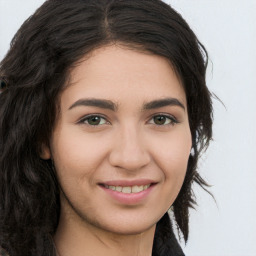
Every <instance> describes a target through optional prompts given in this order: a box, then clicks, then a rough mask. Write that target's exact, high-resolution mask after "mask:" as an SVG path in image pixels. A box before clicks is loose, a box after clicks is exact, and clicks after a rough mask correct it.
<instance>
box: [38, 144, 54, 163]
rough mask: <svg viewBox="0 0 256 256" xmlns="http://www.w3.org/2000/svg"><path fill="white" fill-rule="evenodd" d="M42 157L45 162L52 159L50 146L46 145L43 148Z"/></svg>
mask: <svg viewBox="0 0 256 256" xmlns="http://www.w3.org/2000/svg"><path fill="white" fill-rule="evenodd" d="M40 157H41V158H42V159H43V160H49V159H50V158H51V151H50V148H49V147H48V146H46V145H45V144H44V143H43V144H42V146H41V152H40Z"/></svg>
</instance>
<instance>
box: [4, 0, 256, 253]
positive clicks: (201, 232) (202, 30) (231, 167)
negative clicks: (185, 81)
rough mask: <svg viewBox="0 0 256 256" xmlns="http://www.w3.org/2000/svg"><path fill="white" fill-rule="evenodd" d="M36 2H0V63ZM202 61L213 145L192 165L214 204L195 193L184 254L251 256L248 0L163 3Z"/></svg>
mask: <svg viewBox="0 0 256 256" xmlns="http://www.w3.org/2000/svg"><path fill="white" fill-rule="evenodd" d="M43 2H44V1H43V0H22V1H21V0H0V11H1V15H0V59H2V58H3V57H4V55H5V54H6V52H7V50H8V47H9V43H10V40H11V38H12V37H13V35H14V33H15V32H16V30H17V29H18V28H19V27H20V25H21V24H22V22H23V21H24V20H25V19H26V18H27V17H28V16H29V15H31V14H32V13H33V11H34V10H35V9H36V8H37V7H38V6H40V5H41V4H42V3H43ZM166 2H168V3H170V4H171V5H172V6H173V7H174V8H175V9H176V10H177V11H178V12H180V13H181V14H182V15H183V17H184V18H185V19H186V20H187V22H188V23H189V24H190V26H191V27H192V29H193V30H194V32H195V33H196V34H197V36H198V37H199V39H200V41H201V42H202V43H203V44H204V45H205V46H206V48H207V50H208V52H209V57H210V63H209V69H208V78H207V80H208V86H209V88H210V90H211V91H212V92H214V93H215V94H217V96H218V97H219V98H220V99H221V100H222V101H223V103H224V104H225V107H226V108H225V107H224V106H223V105H222V104H221V103H220V102H218V101H216V100H214V109H215V122H214V141H213V142H212V144H211V146H210V148H209V150H208V152H207V154H206V155H205V156H204V157H203V159H202V160H201V162H200V172H201V174H202V176H203V177H204V178H205V179H206V180H207V181H208V182H209V183H210V184H212V185H213V186H212V188H211V192H212V193H213V194H214V195H215V198H216V201H217V203H215V202H214V200H213V199H212V198H211V197H210V196H209V195H208V194H207V193H205V192H203V191H202V190H201V189H198V188H197V187H196V188H195V191H196V195H197V199H198V203H199V205H198V207H197V210H196V211H194V210H192V211H191V223H190V238H189V241H188V243H187V245H186V246H184V251H185V253H186V255H187V256H256V199H255V198H256V169H255V163H256V149H255V146H256V113H255V112H256V111H255V110H256V100H255V98H256V77H255V73H256V18H255V13H256V1H254V0H244V1H241V0H193V1H192V0H169V1H166Z"/></svg>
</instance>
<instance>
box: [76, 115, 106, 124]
mask: <svg viewBox="0 0 256 256" xmlns="http://www.w3.org/2000/svg"><path fill="white" fill-rule="evenodd" d="M78 123H79V124H88V125H92V126H98V125H103V124H106V123H108V122H107V120H106V119H105V118H104V117H102V116H99V115H98V116H97V115H93V116H87V117H84V118H82V119H81V120H80V121H79V122H78Z"/></svg>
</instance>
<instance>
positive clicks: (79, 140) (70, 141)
mask: <svg viewBox="0 0 256 256" xmlns="http://www.w3.org/2000/svg"><path fill="white" fill-rule="evenodd" d="M71 131H72V130H71ZM71 131H70V130H68V131H65V130H64V129H63V130H61V132H60V133H59V134H55V136H54V140H53V143H52V155H53V160H54V163H55V167H56V170H57V173H58V176H59V178H60V179H61V180H63V179H67V180H68V179H69V180H72V179H73V178H74V179H77V181H76V182H84V181H87V182H88V177H89V178H90V176H91V175H92V174H93V173H94V170H96V169H97V167H98V166H99V165H100V164H101V162H102V161H103V159H104V157H105V154H106V150H105V148H104V144H103V143H102V140H101V139H100V138H95V136H85V135H84V134H83V133H78V132H77V131H75V132H73V133H72V132H71ZM89 181H90V180H89Z"/></svg>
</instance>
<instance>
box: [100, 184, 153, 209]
mask: <svg viewBox="0 0 256 256" xmlns="http://www.w3.org/2000/svg"><path fill="white" fill-rule="evenodd" d="M100 187H101V188H102V189H103V190H104V191H105V192H106V193H107V194H108V195H110V196H111V197H112V198H113V199H114V200H115V201H117V202H119V203H121V204H126V205H134V204H139V203H141V202H142V201H143V200H145V199H146V198H147V197H148V196H149V194H150V193H151V191H152V190H153V189H154V187H155V184H152V185H150V187H149V188H147V189H146V190H143V191H141V192H138V193H127V194H126V193H122V192H118V191H114V190H112V189H109V188H106V187H104V186H100Z"/></svg>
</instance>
